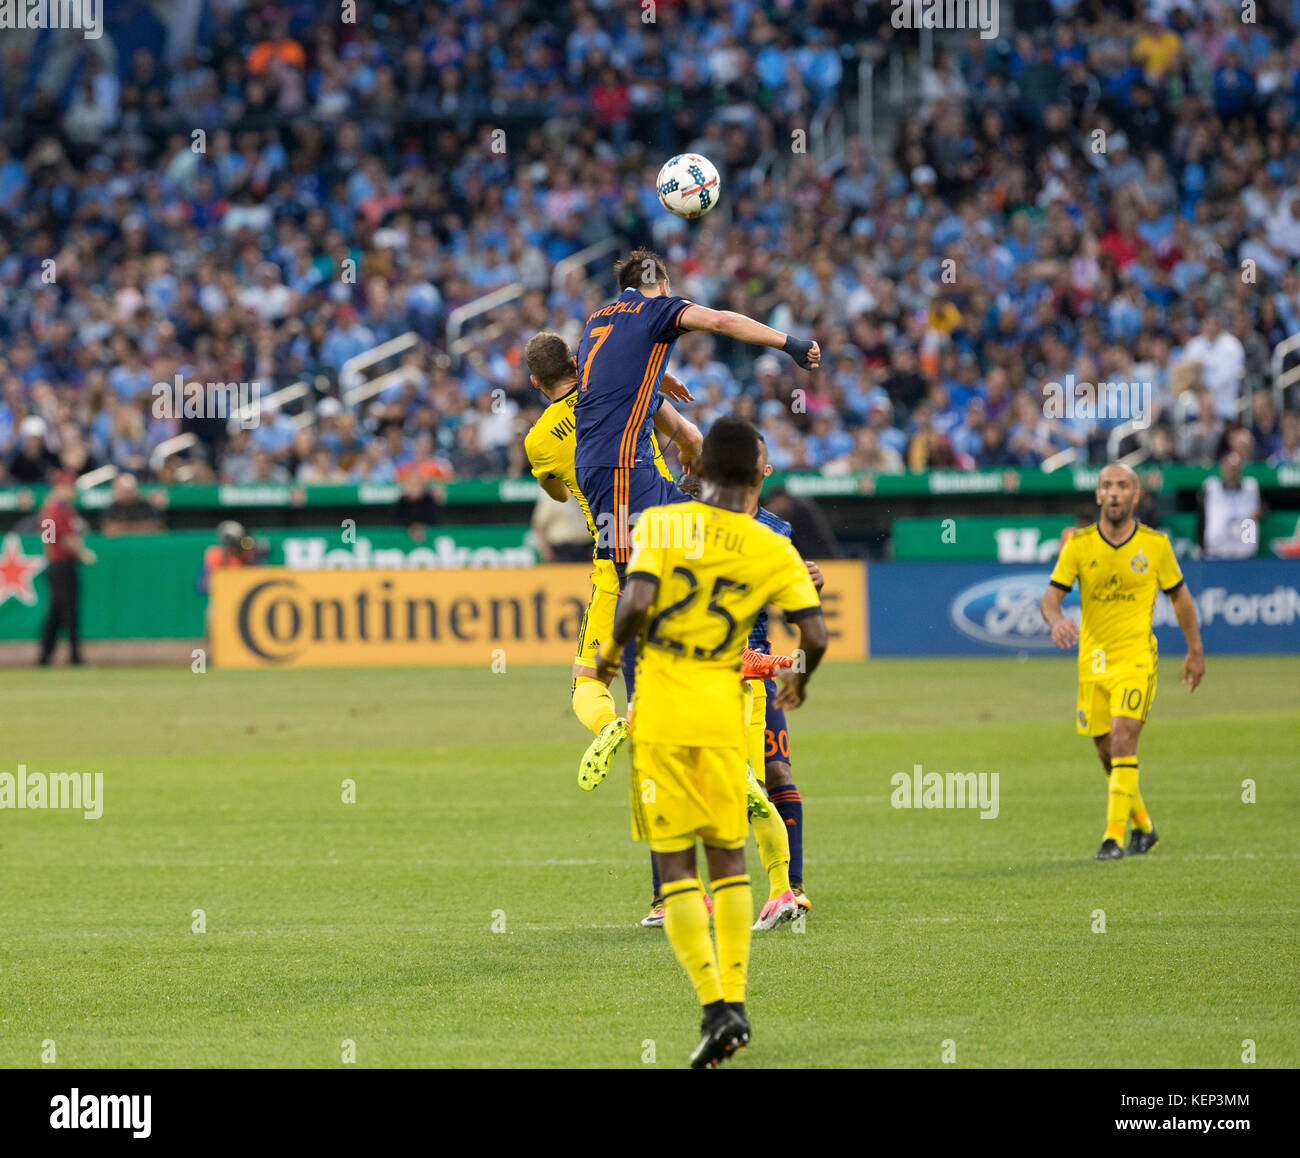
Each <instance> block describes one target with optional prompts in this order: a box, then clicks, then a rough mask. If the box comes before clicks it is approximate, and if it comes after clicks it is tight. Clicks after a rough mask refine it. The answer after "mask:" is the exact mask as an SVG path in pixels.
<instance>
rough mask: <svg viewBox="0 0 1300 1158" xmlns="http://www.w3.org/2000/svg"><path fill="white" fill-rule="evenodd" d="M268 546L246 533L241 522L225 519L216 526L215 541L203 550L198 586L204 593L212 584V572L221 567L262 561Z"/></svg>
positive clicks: (251, 564)
mask: <svg viewBox="0 0 1300 1158" xmlns="http://www.w3.org/2000/svg"><path fill="white" fill-rule="evenodd" d="M269 551H270V548H269V547H268V546H267V544H266V543H265V542H264V541H262V540H259V539H254V538H253V536H252V535H250V534H248V533H247V532H246V531H245V530H244V527H243V524H242V523H237V522H235V521H234V519H227V520H226V521H225V522H224V523H222V524H221V525H220V526H219V527H217V542H215V543H213V544H212V546H210V547H208V548H206V549H205V550H204V552H203V570H202V571H201V572H200V573H199V582H198V588H199V590H200V591H202V592H203V593H204V594H205V595H206V594H207V593H208V592H209V590H210V589H211V586H212V573H213V572H214V571H218V570H220V569H221V568H223V567H252V566H254V565H256V564H258V563H264V562H265V561H266V556H267V554H268V553H269Z"/></svg>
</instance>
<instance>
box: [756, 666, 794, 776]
mask: <svg viewBox="0 0 1300 1158" xmlns="http://www.w3.org/2000/svg"><path fill="white" fill-rule="evenodd" d="M763 686H764V687H766V688H767V722H766V724H764V726H763V759H764V760H766V761H768V762H769V763H771V762H772V761H774V760H775V761H777V762H778V763H781V764H789V763H790V729H789V728H787V727H786V724H785V709H784V708H778V707H777V706H776V692H777V687H776V681H775V680H764V681H763Z"/></svg>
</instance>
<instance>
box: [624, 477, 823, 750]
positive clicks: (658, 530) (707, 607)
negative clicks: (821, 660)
mask: <svg viewBox="0 0 1300 1158" xmlns="http://www.w3.org/2000/svg"><path fill="white" fill-rule="evenodd" d="M637 575H642V576H645V577H648V578H651V579H654V580H655V581H656V582H657V583H658V585H659V586H658V590H657V591H656V592H655V598H654V602H653V603H652V604H651V606H650V610H649V613H648V614H647V616H646V620H645V626H644V627H643V629H642V631H641V637H640V640H639V641H638V644H637V670H636V706H635V710H634V712H633V714H632V718H633V723H632V735H633V739H634V740H643V741H645V742H647V743H653V744H676V745H681V746H686V747H716V746H740V747H743V746H744V744H745V717H744V703H743V699H742V691H741V684H740V654H741V652H742V651H743V650H744V647H745V643H746V641H747V640H748V638H749V632H750V628H752V627H753V626H754V620H755V619H757V618H758V614H759V612H760V611H762V610H763V608H764V607H766V606H767V605H768V604H769V603H772V604H775V605H776V606H777V607H779V608H781V610H783V611H785V612H786V613H787V615H788V616H789V618H791V619H799V618H802V617H803V616H805V615H811V614H814V613H816V612H819V611H820V610H821V600H820V599H819V598H818V596H817V589H816V588H815V587H813V584H812V580H811V579H810V578H809V577H808V568H807V566H806V565H805V564H804V561H803V559H801V558H800V556H799V552H798V551H796V550H795V548H794V545H793V544H792V543H791V542H790V540H789V539H787V538H785V537H784V536H783V535H778V534H777V533H776V532H775V531H772V530H769V529H768V528H767V527H765V526H763V524H762V523H760V522H758V520H756V519H754V518H751V517H750V516H749V515H747V514H745V513H743V512H741V511H726V510H723V509H721V508H720V507H714V506H709V505H708V504H707V503H701V502H687V503H674V504H672V505H671V506H666V507H650V508H649V509H648V510H646V511H645V512H644V513H643V514H642V515H641V518H640V520H639V521H638V522H637V524H636V527H635V529H634V530H633V532H632V555H631V558H629V559H628V563H627V577H628V579H629V580H630V579H632V578H634V577H635V576H637Z"/></svg>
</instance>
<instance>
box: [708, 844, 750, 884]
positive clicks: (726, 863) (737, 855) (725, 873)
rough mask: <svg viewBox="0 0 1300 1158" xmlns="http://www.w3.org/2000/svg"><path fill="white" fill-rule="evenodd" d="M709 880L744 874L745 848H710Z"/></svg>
mask: <svg viewBox="0 0 1300 1158" xmlns="http://www.w3.org/2000/svg"><path fill="white" fill-rule="evenodd" d="M707 853H708V858H709V880H711V881H720V880H723V879H724V878H726V877H738V876H743V875H744V872H745V850H744V849H743V848H709V849H707Z"/></svg>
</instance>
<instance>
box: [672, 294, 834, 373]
mask: <svg viewBox="0 0 1300 1158" xmlns="http://www.w3.org/2000/svg"><path fill="white" fill-rule="evenodd" d="M677 325H678V327H679V328H680V329H683V330H707V331H708V332H709V333H711V334H722V335H724V336H726V337H728V338H735V339H737V340H738V341H741V342H748V343H749V344H750V345H751V346H771V347H772V348H773V349H774V350H784V351H785V352H786V353H787V354H789V355H790V357H792V358H793V359H794V360H795V362H796V363H797V364H798V365H799V366H801V367H802V368H803V369H805V370H815V369H817V367H818V366H819V365H820V364H821V360H822V352H821V347H820V346H818V345H817V343H816V342H810V341H806V340H805V339H803V338H795V337H793V336H791V335H789V334H783V333H781V331H780V330H774V329H772V327H771V326H765V325H763V323H762V322H756V321H755V320H754V319H753V318H747V317H746V316H745V315H744V314H738V313H735V312H734V311H732V310H711V309H709V308H708V307H706V306H697V305H689V306H687V307H686V308H685V309H684V310H682V313H681V317H679V318H678V319H677Z"/></svg>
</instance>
